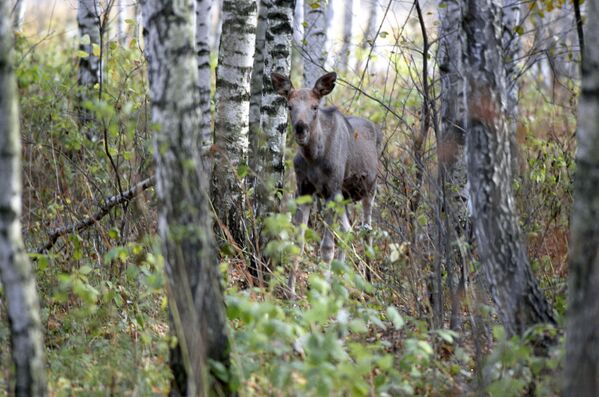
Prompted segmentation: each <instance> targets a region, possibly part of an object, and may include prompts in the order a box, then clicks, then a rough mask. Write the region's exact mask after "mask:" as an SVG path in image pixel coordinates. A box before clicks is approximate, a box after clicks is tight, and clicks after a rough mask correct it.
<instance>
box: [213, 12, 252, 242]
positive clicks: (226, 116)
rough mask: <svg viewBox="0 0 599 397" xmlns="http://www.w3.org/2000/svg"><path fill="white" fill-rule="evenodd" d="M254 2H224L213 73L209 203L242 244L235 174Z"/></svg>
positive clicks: (246, 103)
mask: <svg viewBox="0 0 599 397" xmlns="http://www.w3.org/2000/svg"><path fill="white" fill-rule="evenodd" d="M256 23H257V6H256V1H255V0H224V2H223V32H222V35H221V43H220V50H219V53H218V67H217V70H216V112H215V117H216V120H215V133H214V137H215V145H216V156H215V162H214V168H213V170H212V178H213V179H212V200H213V202H214V203H218V204H217V205H215V206H214V207H215V209H216V212H217V216H218V217H219V219H220V220H221V222H222V223H223V224H224V225H225V226H226V227H227V228H228V229H229V231H230V232H231V235H232V236H233V238H234V239H235V241H236V242H237V243H238V244H243V242H244V236H245V231H244V228H243V218H244V210H243V208H244V206H243V205H242V203H243V197H242V186H241V184H240V183H239V177H238V176H237V170H238V167H239V165H240V164H242V163H245V162H246V161H247V151H248V131H249V111H250V81H251V77H252V65H253V62H254V51H255V46H256Z"/></svg>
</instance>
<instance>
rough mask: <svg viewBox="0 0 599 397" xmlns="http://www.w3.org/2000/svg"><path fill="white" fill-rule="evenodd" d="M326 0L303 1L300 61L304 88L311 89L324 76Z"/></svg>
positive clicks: (325, 59)
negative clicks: (302, 38) (302, 33)
mask: <svg viewBox="0 0 599 397" xmlns="http://www.w3.org/2000/svg"><path fill="white" fill-rule="evenodd" d="M326 8H327V2H326V0H304V19H305V24H304V40H303V42H302V44H303V45H302V47H303V51H302V60H303V63H304V84H303V86H304V87H312V86H314V83H316V80H318V78H319V77H320V76H322V75H323V74H324V66H325V63H326V61H327V53H326V42H327V25H326V22H327V18H326V12H325V10H326Z"/></svg>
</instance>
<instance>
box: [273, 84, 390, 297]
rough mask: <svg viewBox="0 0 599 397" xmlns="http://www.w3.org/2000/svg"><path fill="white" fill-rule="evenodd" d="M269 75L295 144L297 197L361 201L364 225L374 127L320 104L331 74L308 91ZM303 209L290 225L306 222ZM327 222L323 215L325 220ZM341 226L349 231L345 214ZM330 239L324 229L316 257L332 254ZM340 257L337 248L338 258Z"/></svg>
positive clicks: (377, 140)
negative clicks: (281, 98)
mask: <svg viewBox="0 0 599 397" xmlns="http://www.w3.org/2000/svg"><path fill="white" fill-rule="evenodd" d="M271 79H272V83H273V86H274V88H275V90H276V91H277V92H278V93H279V94H280V95H282V96H284V97H285V98H286V99H287V103H288V105H289V112H290V117H291V124H292V127H293V131H294V135H295V140H296V142H297V143H298V145H299V148H298V150H297V153H296V155H295V158H294V161H293V166H294V169H295V175H296V181H297V193H296V194H297V196H303V195H317V196H319V197H321V198H323V199H325V200H326V201H327V202H328V201H330V200H334V199H335V196H336V195H342V196H343V197H344V198H345V199H351V200H352V201H358V200H362V202H363V207H364V219H363V226H364V227H367V228H369V227H370V216H371V210H372V202H373V200H374V195H375V191H376V177H377V169H378V159H379V155H380V152H381V147H382V133H381V131H380V129H379V128H378V127H377V126H376V125H375V124H374V123H372V122H371V121H369V120H366V119H363V118H360V117H353V116H350V117H345V116H344V115H343V114H342V113H341V112H340V111H339V110H338V109H337V108H336V107H328V108H320V101H321V99H322V97H323V96H325V95H328V94H329V93H330V92H331V91H332V90H333V88H334V87H335V80H336V74H335V73H328V74H326V75H324V76H322V77H321V78H320V79H318V81H317V82H316V84H315V85H314V88H311V89H309V88H302V89H297V90H296V89H294V88H293V85H292V84H291V81H290V80H289V79H288V78H287V77H285V76H282V75H280V74H277V73H273V75H272V76H271ZM309 211H310V207H309V206H304V207H303V208H300V209H299V210H298V211H297V213H296V216H295V218H294V221H295V223H296V224H301V223H306V222H307V218H308V216H309ZM331 221H332V219H331V218H330V216H329V219H328V220H327V222H328V223H329V224H330V223H332V222H331ZM341 226H342V229H344V230H349V221H348V219H347V216H346V215H345V214H344V215H343V216H342V219H341ZM333 241H334V240H333V236H332V234H331V233H330V231H329V230H328V229H327V231H326V232H325V235H324V238H323V241H322V244H321V255H322V257H323V259H324V260H325V261H327V262H328V261H330V260H331V259H332V257H333V252H334V243H333ZM302 249H303V247H302ZM342 255H343V254H342V252H340V255H339V256H340V258H342ZM294 273H295V271H292V274H291V276H290V283H289V284H290V287H291V288H292V290H293V288H294V285H293V284H294V282H295V280H294V277H295V276H294Z"/></svg>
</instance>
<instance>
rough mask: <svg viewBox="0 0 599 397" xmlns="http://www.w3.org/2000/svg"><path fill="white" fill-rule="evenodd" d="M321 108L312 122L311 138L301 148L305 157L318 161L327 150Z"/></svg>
mask: <svg viewBox="0 0 599 397" xmlns="http://www.w3.org/2000/svg"><path fill="white" fill-rule="evenodd" d="M321 114H322V113H321V112H320V110H319V111H318V114H317V115H316V117H315V118H314V120H313V121H312V123H311V124H310V126H309V128H310V140H308V143H307V144H306V145H303V146H300V150H301V153H302V155H303V156H304V158H305V159H306V160H308V161H317V160H319V159H320V158H322V157H323V156H324V152H325V139H324V134H323V133H322V126H321V122H320V116H321Z"/></svg>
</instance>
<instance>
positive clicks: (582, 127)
mask: <svg viewBox="0 0 599 397" xmlns="http://www.w3.org/2000/svg"><path fill="white" fill-rule="evenodd" d="M585 4H586V11H587V19H586V20H587V21H588V23H587V24H585V32H584V34H585V37H586V38H589V37H593V38H597V37H599V25H597V24H596V23H594V22H591V21H597V19H598V18H599V0H590V1H586V2H585ZM584 47H585V48H584V54H583V56H582V89H581V96H580V99H579V101H580V102H579V109H578V131H577V141H578V149H577V152H576V178H575V181H574V204H573V206H572V224H571V225H572V226H571V234H570V249H569V251H570V258H569V262H570V278H569V284H568V316H567V319H568V323H567V329H566V364H565V377H564V380H565V384H564V396H566V397H570V396H572V397H574V396H576V397H591V396H597V395H599V345H597V340H599V223H598V222H597V219H598V214H599V43H598V42H597V41H595V40H587V41H586V42H585V44H584Z"/></svg>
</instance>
